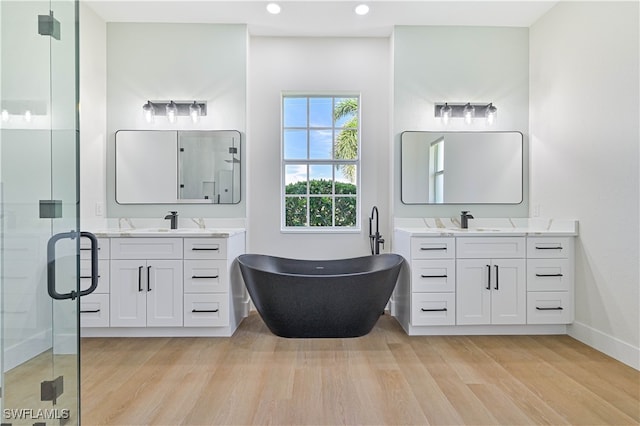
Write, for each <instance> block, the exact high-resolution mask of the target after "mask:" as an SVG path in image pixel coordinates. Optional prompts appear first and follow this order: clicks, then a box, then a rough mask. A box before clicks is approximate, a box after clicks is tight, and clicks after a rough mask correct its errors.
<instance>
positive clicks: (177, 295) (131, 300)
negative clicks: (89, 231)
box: [81, 230, 249, 337]
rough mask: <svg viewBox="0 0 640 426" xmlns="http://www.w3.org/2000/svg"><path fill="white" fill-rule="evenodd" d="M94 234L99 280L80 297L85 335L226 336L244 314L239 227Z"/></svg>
mask: <svg viewBox="0 0 640 426" xmlns="http://www.w3.org/2000/svg"><path fill="white" fill-rule="evenodd" d="M97 234H100V235H101V236H100V238H99V244H100V248H101V250H100V251H99V254H100V256H101V258H100V261H99V262H101V263H99V266H98V269H99V272H98V273H99V276H100V278H99V279H100V281H99V285H98V290H96V292H94V293H92V294H90V295H88V296H83V297H82V298H81V306H82V310H83V311H87V312H83V314H82V322H81V325H82V334H83V336H85V337H109V336H113V337H117V336H125V337H138V336H139V337H144V336H231V335H232V334H233V332H234V331H235V330H236V328H237V327H238V325H239V324H240V322H241V321H242V319H243V318H244V317H246V316H247V315H248V312H249V296H248V294H247V291H246V289H245V286H244V281H243V280H242V276H241V274H240V270H239V268H238V266H237V262H236V260H235V259H236V257H237V256H239V255H240V254H243V253H244V252H245V233H244V230H229V231H224V232H222V231H220V232H217V231H206V230H203V231H202V232H197V231H193V230H191V231H185V232H180V231H176V232H175V233H174V232H168V231H166V230H165V231H163V232H159V231H158V232H152V231H148V232H145V231H138V232H137V233H136V232H117V231H112V232H106V231H105V232H104V233H97ZM105 248H106V249H105ZM83 256H84V255H83ZM87 266H88V267H89V270H88V271H87V275H88V276H90V265H89V264H87ZM87 286H88V283H87Z"/></svg>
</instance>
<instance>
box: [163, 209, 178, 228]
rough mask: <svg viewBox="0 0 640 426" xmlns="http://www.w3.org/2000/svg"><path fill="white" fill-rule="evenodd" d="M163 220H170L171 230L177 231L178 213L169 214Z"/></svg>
mask: <svg viewBox="0 0 640 426" xmlns="http://www.w3.org/2000/svg"><path fill="white" fill-rule="evenodd" d="M169 213H171V214H168V215H166V216H165V217H164V218H165V219H169V220H171V229H178V212H169Z"/></svg>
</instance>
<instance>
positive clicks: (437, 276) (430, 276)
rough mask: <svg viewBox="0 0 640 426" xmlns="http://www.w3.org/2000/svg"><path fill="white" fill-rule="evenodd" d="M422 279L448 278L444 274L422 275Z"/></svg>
mask: <svg viewBox="0 0 640 426" xmlns="http://www.w3.org/2000/svg"><path fill="white" fill-rule="evenodd" d="M420 278H447V274H444V275H420Z"/></svg>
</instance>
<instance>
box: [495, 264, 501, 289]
mask: <svg viewBox="0 0 640 426" xmlns="http://www.w3.org/2000/svg"><path fill="white" fill-rule="evenodd" d="M495 267H496V287H495V289H496V290H499V288H498V286H499V285H500V282H499V281H500V271H499V270H498V265H495Z"/></svg>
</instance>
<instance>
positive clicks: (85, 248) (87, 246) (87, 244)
mask: <svg viewBox="0 0 640 426" xmlns="http://www.w3.org/2000/svg"><path fill="white" fill-rule="evenodd" d="M80 259H88V260H91V241H90V240H89V239H88V238H80ZM98 259H109V238H98Z"/></svg>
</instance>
